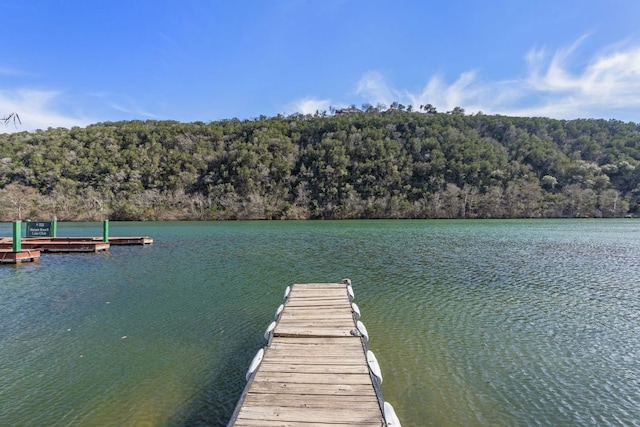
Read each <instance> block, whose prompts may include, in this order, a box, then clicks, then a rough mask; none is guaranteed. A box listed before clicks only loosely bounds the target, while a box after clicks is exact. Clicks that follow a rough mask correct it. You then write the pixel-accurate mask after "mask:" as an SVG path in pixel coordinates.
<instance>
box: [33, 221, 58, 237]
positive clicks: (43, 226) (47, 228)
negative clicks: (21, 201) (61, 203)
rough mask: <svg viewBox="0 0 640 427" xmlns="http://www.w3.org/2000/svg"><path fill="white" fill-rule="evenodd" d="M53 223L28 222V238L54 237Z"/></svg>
mask: <svg viewBox="0 0 640 427" xmlns="http://www.w3.org/2000/svg"><path fill="white" fill-rule="evenodd" d="M53 229H54V227H53V221H31V222H27V237H53V236H54V234H53Z"/></svg>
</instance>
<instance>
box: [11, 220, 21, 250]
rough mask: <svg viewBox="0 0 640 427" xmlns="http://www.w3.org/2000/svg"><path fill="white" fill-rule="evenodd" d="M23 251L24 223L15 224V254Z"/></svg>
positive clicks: (17, 222)
mask: <svg viewBox="0 0 640 427" xmlns="http://www.w3.org/2000/svg"><path fill="white" fill-rule="evenodd" d="M20 251H22V221H14V222H13V252H20Z"/></svg>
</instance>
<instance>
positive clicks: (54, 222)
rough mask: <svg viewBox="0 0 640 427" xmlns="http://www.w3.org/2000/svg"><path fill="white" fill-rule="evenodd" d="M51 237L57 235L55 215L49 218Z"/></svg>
mask: <svg viewBox="0 0 640 427" xmlns="http://www.w3.org/2000/svg"><path fill="white" fill-rule="evenodd" d="M51 237H58V218H57V217H55V216H54V217H53V219H52V220H51Z"/></svg>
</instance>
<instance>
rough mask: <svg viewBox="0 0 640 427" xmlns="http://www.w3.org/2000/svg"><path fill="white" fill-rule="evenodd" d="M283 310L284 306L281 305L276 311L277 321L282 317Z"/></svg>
mask: <svg viewBox="0 0 640 427" xmlns="http://www.w3.org/2000/svg"><path fill="white" fill-rule="evenodd" d="M282 310H284V304H280V306H279V307H278V309H277V310H276V315H275V316H274V318H275V319H276V320H278V317H280V314H282Z"/></svg>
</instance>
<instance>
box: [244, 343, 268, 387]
mask: <svg viewBox="0 0 640 427" xmlns="http://www.w3.org/2000/svg"><path fill="white" fill-rule="evenodd" d="M263 357H264V348H261V349H260V350H258V352H257V353H256V355H255V356H253V360H252V361H251V365H249V370H248V371H247V375H245V378H246V380H247V381H249V378H251V375H253V373H254V372H255V371H256V369H258V366H260V362H262V358H263Z"/></svg>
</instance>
